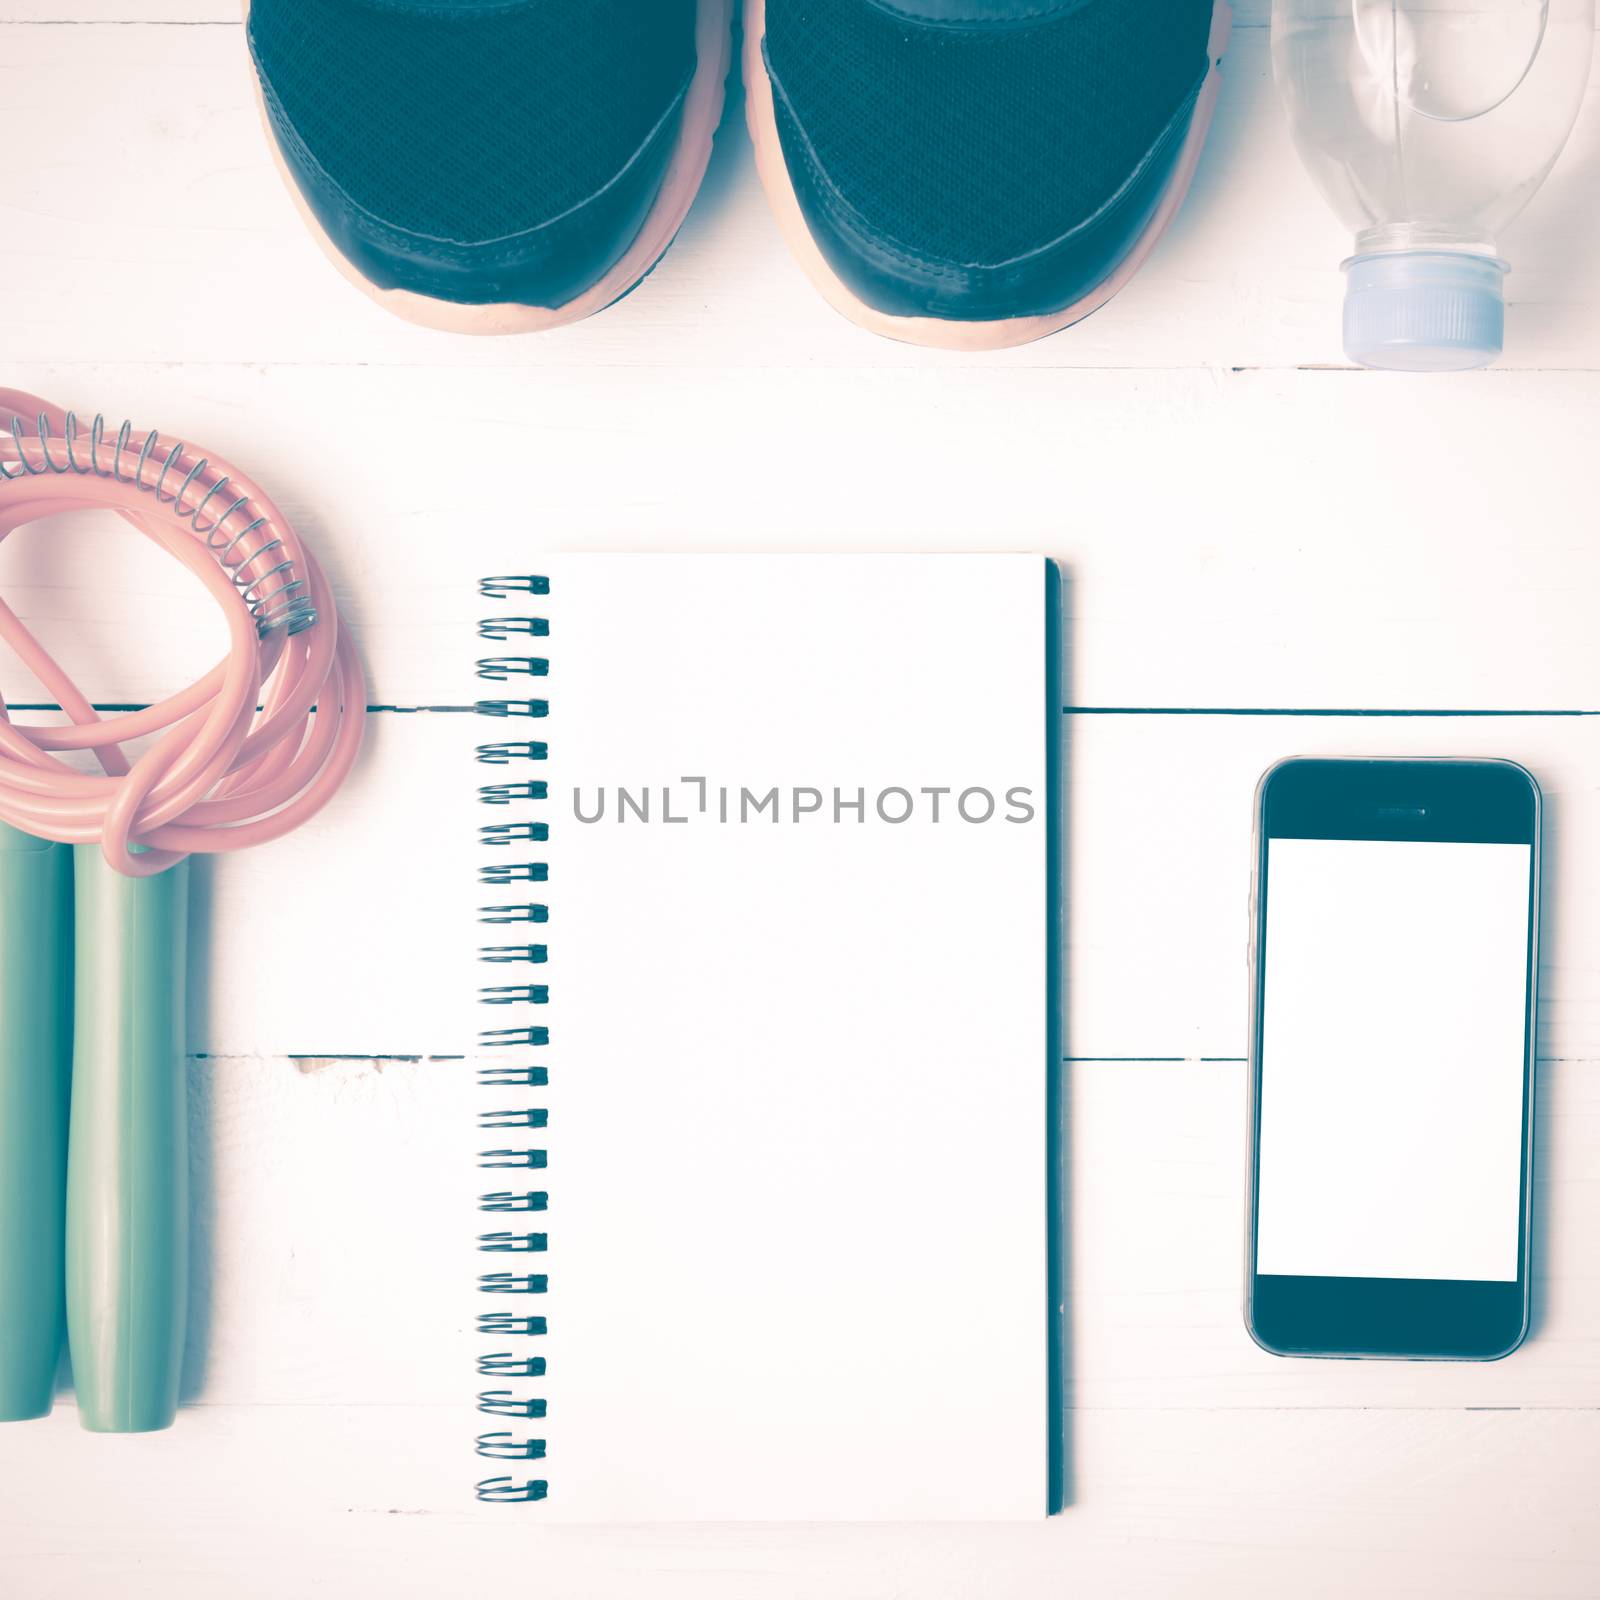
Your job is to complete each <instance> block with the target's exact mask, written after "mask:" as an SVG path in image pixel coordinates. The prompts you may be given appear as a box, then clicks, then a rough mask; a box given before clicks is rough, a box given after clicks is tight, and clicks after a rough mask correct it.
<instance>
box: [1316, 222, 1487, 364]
mask: <svg viewBox="0 0 1600 1600" xmlns="http://www.w3.org/2000/svg"><path fill="white" fill-rule="evenodd" d="M1344 270H1345V291H1344V349H1345V354H1346V355H1347V356H1349V357H1350V359H1351V360H1352V361H1359V362H1360V363H1361V365H1362V366H1364V367H1381V368H1383V369H1385V370H1387V371H1391V372H1464V371H1467V370H1468V369H1469V368H1472V367H1486V366H1488V364H1489V363H1490V362H1491V361H1493V360H1494V359H1495V357H1496V356H1498V355H1499V354H1500V351H1501V348H1502V346H1503V345H1504V343H1505V321H1506V308H1505V297H1504V293H1503V291H1502V283H1503V280H1504V278H1505V275H1506V270H1507V267H1506V263H1505V262H1504V261H1502V260H1500V258H1499V257H1498V256H1485V255H1477V254H1474V253H1471V252H1469V251H1465V250H1382V251H1375V252H1373V253H1372V254H1370V255H1360V256H1351V258H1350V259H1349V260H1348V261H1346V262H1345V264H1344Z"/></svg>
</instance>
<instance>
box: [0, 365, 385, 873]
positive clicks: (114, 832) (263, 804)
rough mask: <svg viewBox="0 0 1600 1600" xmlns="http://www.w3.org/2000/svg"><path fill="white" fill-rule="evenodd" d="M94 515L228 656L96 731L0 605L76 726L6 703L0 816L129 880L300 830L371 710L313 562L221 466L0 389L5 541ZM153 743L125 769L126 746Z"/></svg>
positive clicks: (87, 708) (265, 505)
mask: <svg viewBox="0 0 1600 1600" xmlns="http://www.w3.org/2000/svg"><path fill="white" fill-rule="evenodd" d="M93 509H99V510H107V511H115V512H116V513H117V514H118V515H119V516H120V517H122V519H123V520H124V521H125V522H127V523H129V524H131V525H132V526H133V527H135V528H137V529H138V530H139V532H140V533H142V534H144V535H145V537H146V538H148V539H153V540H154V541H155V542H156V543H157V544H158V545H160V546H161V548H162V549H163V550H165V551H167V553H168V554H169V555H173V556H176V557H177V559H178V560H179V561H181V562H182V563H183V564H184V566H186V567H187V568H188V569H189V570H190V571H191V572H192V573H194V575H195V576H196V577H197V578H198V579H199V580H200V582H201V583H202V584H204V585H205V587H206V590H207V591H208V592H209V593H210V595H211V596H212V598H213V599H214V600H215V601H216V602H217V604H218V605H219V606H220V607H221V609H222V613H223V616H224V617H225V619H226V620H227V624H228V635H229V639H230V644H231V648H230V649H229V652H228V655H227V657H226V658H225V659H224V660H223V661H221V662H220V663H219V664H218V665H217V666H215V667H213V668H212V669H211V671H210V672H208V673H207V674H206V675H205V676H204V677H203V678H201V679H200V680H199V681H198V682H196V683H193V684H191V685H190V686H189V687H188V688H187V689H184V690H182V691H181V692H180V693H178V694H175V695H172V696H170V697H169V698H168V699H165V700H162V701H160V702H159V703H157V704H156V705H152V706H148V707H146V708H145V709H144V710H142V711H131V712H127V713H124V714H121V715H117V716H112V717H106V718H102V717H101V716H100V715H99V713H98V712H96V711H95V709H94V708H93V706H91V705H90V704H89V702H88V700H87V699H86V698H85V697H84V696H83V694H82V693H81V692H80V691H79V690H78V689H77V688H76V687H75V686H74V684H73V683H72V680H71V679H70V678H68V677H67V675H66V673H64V672H63V671H62V670H61V668H60V667H59V666H58V665H57V664H56V662H55V661H54V660H52V659H51V657H50V656H49V654H48V653H47V652H46V651H45V650H44V649H43V648H42V647H41V645H40V644H39V642H38V640H36V639H35V638H34V637H33V635H32V634H31V633H29V631H28V630H27V628H25V627H24V626H23V624H22V622H21V621H20V620H19V619H18V618H17V616H16V614H15V613H14V612H13V611H12V610H11V608H10V607H9V606H7V605H6V604H5V602H4V601H3V600H0V639H3V640H4V641H5V643H6V644H8V645H9V646H10V647H11V649H12V650H13V651H14V652H15V653H16V655H17V656H18V657H19V658H20V659H21V661H22V662H23V664H24V665H25V666H26V667H27V668H28V669H29V670H30V671H31V672H32V673H33V674H34V676H35V677H36V678H37V679H38V680H39V682H40V683H41V684H43V685H44V687H45V689H46V690H47V691H48V692H49V693H50V694H51V695H53V696H54V697H55V699H56V700H57V701H58V702H59V703H60V705H61V707H62V709H63V710H64V711H65V712H66V713H67V715H68V716H69V717H70V718H71V719H72V726H70V727H64V728H63V727H48V728H44V727H19V726H18V725H17V724H15V723H13V722H12V721H11V716H10V713H9V711H8V710H7V709H6V706H5V703H4V700H3V699H0V819H3V820H4V821H6V822H9V823H10V824H12V825H13V826H14V827H18V828H21V829H23V830H24V831H26V832H28V833H31V834H34V835H35V836H36V837H39V838H43V839H54V840H57V841H59V842H60V843H63V844H91V843H94V842H96V841H98V842H99V844H100V847H101V849H102V851H104V853H105V858H106V860H107V861H108V862H109V863H110V864H111V865H112V866H113V867H114V868H115V869H116V870H117V871H118V872H122V873H125V874H126V875H128V876H129V877H148V876H151V875H153V874H154V873H157V872H161V871H163V870H164V869H166V868H167V867H170V866H171V865H172V864H173V863H174V862H176V861H178V860H181V859H182V857H183V856H185V855H187V854H190V853H213V852H217V851H222V850H238V849H243V848H244V847H246V846H248V845H255V844H264V843H266V842H267V841H268V840H269V839H276V838H279V837H281V836H282V835H283V834H285V833H288V832H289V831H290V830H291V829H293V828H296V827H298V826H299V825H300V824H301V823H302V822H304V821H305V820H306V819H307V818H308V817H310V816H313V815H314V814H315V813H316V812H317V811H319V810H320V809H321V808H322V807H323V806H324V805H325V804H326V803H327V802H328V800H329V799H331V798H332V796H333V794H334V792H335V791H336V790H337V789H338V787H339V785H340V784H341V783H342V782H343V781H344V779H345V777H346V775H347V774H348V773H349V771H350V768H351V766H352V765H353V764H354V762H355V759H356V755H357V753H358V751H359V750H360V747H361V730H362V722H363V717H364V715H365V711H366V693H367V691H366V682H365V679H364V678H363V676H362V672H361V665H360V663H359V662H358V661H357V660H356V654H355V650H354V648H353V647H352V645H351V643H350V640H349V637H348V635H347V634H346V633H345V631H344V629H343V627H342V626H341V624H340V620H339V614H338V610H337V608H336V607H335V605H334V601H333V594H332V592H331V591H330V589H329V588H328V583H327V580H326V579H325V578H324V577H323V574H322V569H321V568H320V567H319V566H318V565H317V563H316V560H315V558H314V557H313V556H312V554H311V552H310V551H309V550H308V549H306V547H305V545H304V544H303V543H302V542H301V540H300V538H299V536H298V535H297V534H296V533H295V531H294V529H293V528H292V527H291V526H290V524H289V521H288V519H287V518H286V517H285V516H284V515H283V513H282V512H280V511H279V510H278V508H277V507H276V506H275V505H274V504H273V503H272V501H271V500H270V499H269V498H268V497H267V496H266V495H265V494H264V493H263V492H262V491H261V489H260V488H259V487H258V486H257V485H256V484H255V483H253V482H252V481H251V480H250V479H249V478H247V477H246V476H245V475H244V474H243V473H240V472H238V471H236V470H235V469H234V468H233V467H231V466H229V465H228V464H227V463H226V462H224V461H220V460H218V459H217V458H216V457H215V456H209V457H202V456H201V455H200V454H199V452H197V451H194V450H190V449H189V448H188V447H187V446H185V445H181V444H177V443H176V442H175V441H169V440H166V439H161V438H159V437H158V436H157V435H156V434H154V433H151V434H149V435H147V436H143V437H135V436H133V435H132V434H131V433H130V430H129V429H128V427H127V425H126V424H124V426H123V427H122V429H121V430H120V431H119V432H118V433H117V434H116V435H115V436H114V437H113V436H110V435H107V434H105V433H103V432H102V430H101V427H100V425H99V423H98V421H97V422H96V424H95V426H94V428H93V430H92V431H85V430H83V429H80V428H79V427H78V424H77V421H76V418H74V417H71V416H69V414H67V413H65V412H62V411H61V410H59V409H58V408H57V407H55V406H51V405H49V404H47V403H46V402H44V401H42V400H38V399H36V398H34V397H33V396H32V395H27V394H21V393H18V392H17V391H15V390H11V389H0V539H4V538H5V537H6V536H7V535H8V534H10V533H12V532H14V531H15V530H16V529H17V528H20V527H22V526H23V525H24V524H25V523H28V522H33V521H36V520H37V519H39V518H41V517H49V516H55V515H57V514H59V513H62V512H68V511H82V510H93ZM312 619H314V621H313V620H312ZM297 630H298V631H297ZM313 711H315V713H316V714H315V715H313V714H312V713H313ZM151 735H154V736H155V737H154V742H153V743H152V744H150V746H149V747H148V748H147V749H146V750H144V751H143V752H142V753H141V754H140V755H138V756H137V757H136V758H135V759H133V760H132V761H131V762H130V760H129V758H128V757H127V756H126V755H124V753H123V751H122V749H121V746H122V744H123V743H124V742H125V741H127V740H131V739H142V738H146V737H149V736H151ZM57 750H91V751H93V752H94V755H95V758H96V759H97V760H98V761H99V763H100V766H101V767H102V769H103V772H102V773H86V772H81V771H78V770H77V769H76V768H74V767H72V766H70V765H69V764H68V763H67V762H65V761H63V760H61V759H60V758H59V757H58V756H56V755H53V754H52V753H51V752H52V751H57ZM132 845H141V846H145V847H147V849H145V850H143V851H141V852H140V853H139V854H134V853H133V852H132V850H131V849H130V846H132Z"/></svg>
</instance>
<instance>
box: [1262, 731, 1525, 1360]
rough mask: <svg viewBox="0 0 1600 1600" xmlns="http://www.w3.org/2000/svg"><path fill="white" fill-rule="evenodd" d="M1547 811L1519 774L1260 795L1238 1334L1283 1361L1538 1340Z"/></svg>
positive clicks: (1472, 773) (1392, 780)
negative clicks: (1536, 1238)
mask: <svg viewBox="0 0 1600 1600" xmlns="http://www.w3.org/2000/svg"><path fill="white" fill-rule="evenodd" d="M1540 811H1541V802H1540V795H1539V788H1538V785H1537V784H1536V783H1535V782H1534V780H1533V778H1532V777H1531V776H1530V774H1528V773H1527V772H1525V771H1524V770H1523V769H1522V768H1521V767H1519V766H1517V765H1516V764H1515V763H1514V762H1510V761H1352V760H1340V761H1325V760H1312V759H1295V760H1290V761H1284V762H1280V763H1279V764H1278V765H1277V766H1275V767H1273V768H1271V769H1270V770H1269V771H1268V772H1267V773H1266V775H1265V776H1264V777H1263V778H1262V780H1261V783H1260V786H1259V787H1258V789H1257V792H1256V852H1255V883H1254V889H1253V893H1252V896H1251V900H1252V905H1253V913H1254V914H1253V918H1252V929H1251V970H1252V984H1251V989H1252V997H1251V1030H1250V1085H1251V1092H1250V1185H1249V1191H1250V1205H1249V1224H1248V1279H1247V1289H1246V1305H1245V1322H1246V1326H1247V1327H1248V1328H1249V1330H1250V1334H1251V1337H1252V1338H1254V1339H1255V1341H1256V1343H1257V1344H1259V1345H1261V1346H1262V1347H1263V1348H1264V1349H1266V1350H1269V1351H1271V1352H1273V1353H1274V1354H1276V1355H1295V1356H1345V1357H1362V1356H1390V1357H1401V1358H1410V1359H1427V1358H1433V1359H1444V1360H1450V1359H1454V1360H1463V1361H1492V1360H1495V1359H1497V1358H1498V1357H1500V1356H1504V1355H1509V1354H1510V1352H1511V1351H1513V1350H1514V1349H1516V1347H1517V1346H1518V1345H1519V1344H1520V1343H1521V1342H1522V1340H1523V1337H1524V1336H1525V1334H1526V1333H1527V1327H1528V1253H1529V1252H1528V1241H1529V1232H1530V1228H1529V1212H1530V1206H1531V1200H1532V1187H1531V1186H1532V1175H1533V1173H1532V1168H1533V1160H1532V1157H1533V1142H1532V1134H1533V1087H1534V1085H1533V1078H1534V1073H1533V1064H1534V1037H1535V1034H1534V1023H1535V1013H1536V1010H1537V1000H1536V981H1537V975H1538V928H1539V826H1540Z"/></svg>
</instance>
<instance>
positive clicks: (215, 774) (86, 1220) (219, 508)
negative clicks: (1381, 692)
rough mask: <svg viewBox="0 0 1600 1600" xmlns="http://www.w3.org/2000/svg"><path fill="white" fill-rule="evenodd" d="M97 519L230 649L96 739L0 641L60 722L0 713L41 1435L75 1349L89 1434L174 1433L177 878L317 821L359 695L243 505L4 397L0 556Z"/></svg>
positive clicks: (349, 657)
mask: <svg viewBox="0 0 1600 1600" xmlns="http://www.w3.org/2000/svg"><path fill="white" fill-rule="evenodd" d="M85 510H102V511H114V512H116V513H117V515H118V516H119V517H121V518H122V520H123V521H124V522H125V523H126V524H127V525H128V526H129V527H131V528H133V529H135V530H136V531H137V532H139V533H141V534H143V535H144V536H145V537H146V538H148V539H151V540H153V541H154V542H155V543H156V544H158V545H159V546H160V547H161V548H162V549H163V550H165V551H166V552H167V553H168V554H169V555H171V556H173V557H175V558H176V559H177V560H178V561H180V562H181V563H182V564H183V565H184V566H185V567H186V568H188V570H189V571H190V572H191V573H193V574H194V576H195V577H196V578H197V579H198V580H199V581H200V583H201V584H202V585H203V586H204V588H205V590H206V592H207V593H208V594H209V595H210V596H211V598H212V599H213V600H214V601H215V602H216V604H217V606H218V608H219V609H220V610H221V612H222V614H223V618H224V620H225V621H226V623H227V628H228V640H229V648H228V654H227V655H226V657H225V658H224V659H223V660H222V661H221V662H219V663H218V664H217V665H216V666H215V667H213V668H212V669H211V670H210V671H209V672H208V673H206V674H205V676H204V677H202V678H200V679H199V680H198V681H196V682H195V683H193V684H191V685H190V686H189V687H188V688H186V689H183V690H181V691H180V692H178V693H177V694H174V695H171V696H170V697H168V698H167V699H165V700H162V701H159V702H158V703H156V704H154V705H151V706H148V707H145V708H143V709H140V710H133V711H123V712H118V713H116V714H114V715H107V716H102V715H101V714H100V713H99V712H98V711H96V709H95V708H94V706H93V705H92V704H91V703H90V701H89V699H88V697H87V696H86V695H84V694H83V693H82V692H81V691H80V690H79V689H78V688H77V686H76V685H75V684H74V683H73V682H72V680H71V679H70V678H69V677H68V676H67V674H66V673H65V672H64V671H63V670H62V669H61V667H60V666H59V665H58V664H57V663H56V661H55V660H54V659H52V657H51V656H50V655H49V653H48V652H47V651H46V650H45V649H44V648H43V647H42V646H41V645H40V644H39V642H38V640H37V639H35V638H34V636H33V635H32V634H31V633H30V632H29V631H28V629H27V628H26V627H25V626H24V625H23V623H22V622H21V620H20V619H19V618H18V617H17V615H16V613H15V612H14V611H12V610H11V608H10V607H9V606H8V605H6V603H5V602H4V600H3V599H0V641H3V642H4V643H5V644H6V645H8V646H9V647H10V649H11V651H12V652H13V653H14V654H15V656H16V657H17V658H18V659H19V660H20V661H21V662H22V664H23V665H24V666H26V667H27V668H28V670H29V671H30V672H31V673H32V674H33V676H34V677H35V678H37V680H38V681H39V683H40V684H41V685H43V687H44V689H45V690H46V692H47V693H48V694H49V695H50V696H51V697H52V698H53V699H54V700H55V701H56V702H57V703H58V704H59V705H60V707H61V709H62V710H63V712H65V714H66V716H67V718H68V719H69V721H68V723H67V725H65V726H62V725H60V724H51V725H28V726H23V725H20V724H18V723H15V722H13V721H12V719H11V713H10V711H9V709H8V708H7V707H6V705H5V702H4V700H3V699H0V1420H15V1419H20V1418H23V1417H32V1416H40V1415H43V1414H44V1413H45V1412H47V1411H48V1410H49V1409H50V1404H51V1399H52V1396H53V1391H54V1386H55V1377H56V1368H57V1364H58V1361H59V1356H60V1347H61V1343H62V1338H63V1333H65V1337H66V1341H67V1344H68V1346H69V1349H70V1353H71V1361H72V1371H73V1381H74V1387H75V1390H76V1393H77V1400H78V1408H79V1414H80V1418H81V1420H82V1422H83V1424H84V1426H86V1427H88V1428H91V1429H94V1430H97V1431H102V1432H143V1431H146V1430H148V1429H152V1428H162V1427H166V1426H167V1425H169V1424H170V1423H171V1421H172V1420H173V1416H174V1413H175V1411H176V1407H177V1395H178V1380H179V1372H180V1367H181V1362H182V1353H183V1341H184V1324H185V1311H186V1305H187V1261H188V1248H187V1226H188V1198H187V1168H188V1156H187V1139H186V1127H187V1112H186V1107H185V1060H186V1054H187V1051H186V1039H185V994H184V975H185V971H186V958H185V943H186V931H187V904H188V870H187V863H188V858H189V856H190V855H194V854H216V853H219V852H221V851H225V850H238V849H243V848H245V847H248V846H251V845H257V844H265V843H267V842H268V841H270V840H273V839H278V838H281V837H282V836H283V835H284V834H286V833H288V832H289V831H290V830H291V829H293V828H296V827H298V826H299V825H300V824H301V823H302V822H304V821H306V820H307V819H308V818H309V817H311V816H313V815H314V814H315V813H316V812H317V811H318V810H320V809H321V808H322V807H323V806H324V805H325V804H326V803H327V802H328V800H330V799H331V798H332V796H333V795H334V793H335V791H336V790H337V789H338V788H339V786H340V784H341V783H342V782H343V781H344V779H345V777H346V776H347V775H348V774H349V772H350V769H351V767H352V766H353V765H354V763H355V760H356V756H357V754H358V752H359V749H360V745H361V734H362V722H363V717H364V714H365V708H366V683H365V679H364V677H363V674H362V671H361V666H360V663H359V662H358V661H357V659H356V654H355V650H354V648H353V646H352V645H351V642H350V639H349V635H348V634H347V632H346V631H345V629H344V628H343V626H342V625H341V622H340V619H339V614H338V608H337V607H336V605H335V604H334V599H333V595H332V592H331V591H330V590H329V587H328V583H327V580H326V578H325V577H324V576H323V573H322V569H321V568H320V567H319V566H318V565H317V562H316V558H315V557H314V556H313V555H312V553H311V552H310V550H309V549H307V547H306V545H305V543H304V541H303V540H302V539H301V538H300V537H299V535H298V534H297V533H296V532H295V530H294V528H293V527H292V525H291V524H290V523H289V521H288V519H287V518H286V517H285V516H284V515H283V513H282V512H281V511H280V510H279V509H278V508H277V506H275V505H274V504H273V502H272V501H271V499H269V498H268V496H267V495H266V494H265V493H264V491H263V490H262V489H261V488H260V487H259V486H258V485H257V484H256V483H255V482H253V481H252V480H251V479H250V478H249V477H247V476H246V475H245V474H244V473H242V472H240V471H238V470H237V469H236V468H235V467H233V466H231V465H229V464H228V463H227V462H225V461H223V460H221V459H220V458H219V457H217V456H216V455H213V454H209V453H202V452H200V451H198V450H196V449H193V448H191V447H190V446H188V445H186V444H184V443H181V442H178V441H176V440H171V439H167V438H164V437H162V436H161V435H160V434H158V433H157V432H155V431H154V430H151V431H150V432H148V433H146V434H143V435H138V434H136V433H135V432H134V431H133V429H132V428H131V427H130V426H129V424H128V423H126V422H125V423H123V424H122V425H121V427H120V428H118V429H117V430H116V431H115V432H114V433H113V432H110V431H108V430H107V428H106V426H105V423H104V421H103V419H102V418H100V417H98V416H97V417H95V418H94V420H93V421H92V422H91V423H89V424H88V425H83V424H81V423H80V421H79V419H78V418H77V416H76V415H75V414H74V413H72V412H64V411H62V410H60V409H59V408H58V407H55V406H52V405H50V404H48V403H47V402H45V401H42V400H39V399H37V398H35V397H34V396H32V395H27V394H21V393H18V392H16V391H14V390H9V389H0V540H3V539H5V538H7V537H9V536H10V535H11V534H13V533H15V532H16V531H17V530H18V529H19V528H22V527H24V526H25V525H26V524H28V523H31V522H34V521H37V520H39V519H40V518H44V517H52V516H56V515H59V514H61V513H64V512H73V511H85ZM135 742H141V743H142V748H140V749H139V750H138V751H137V752H136V753H133V754H130V753H128V752H127V751H125V750H124V748H123V747H124V746H125V745H129V744H133V743H135ZM86 753H87V755H90V756H92V757H93V759H94V761H95V762H96V763H98V766H99V769H100V770H99V771H98V772H96V771H89V770H85V767H84V763H83V757H84V755H85V754H86ZM73 755H77V756H78V757H79V761H78V764H74V763H73V761H72V760H71V757H72V756H73ZM68 847H71V848H68Z"/></svg>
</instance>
